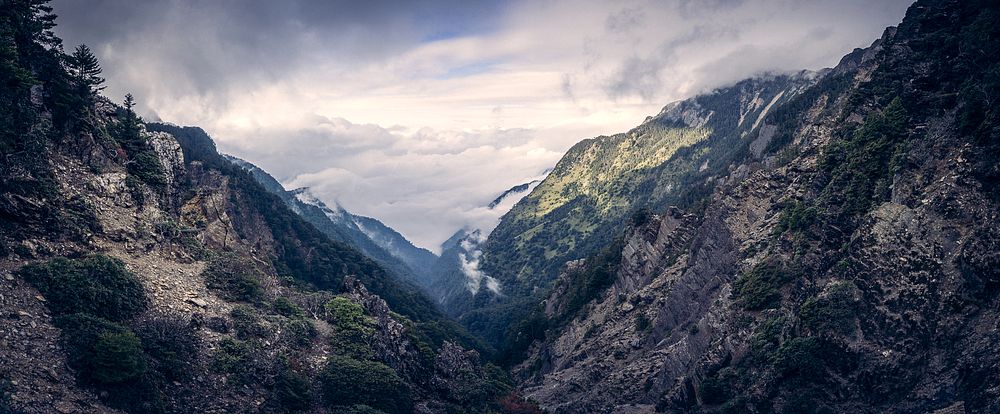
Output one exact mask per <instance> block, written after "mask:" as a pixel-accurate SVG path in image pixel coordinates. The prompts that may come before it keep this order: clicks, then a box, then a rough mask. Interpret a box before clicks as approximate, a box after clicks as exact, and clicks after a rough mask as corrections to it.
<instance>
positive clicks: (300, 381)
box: [274, 369, 312, 412]
mask: <svg viewBox="0 0 1000 414" xmlns="http://www.w3.org/2000/svg"><path fill="white" fill-rule="evenodd" d="M274 394H275V397H276V398H277V400H278V403H279V404H280V406H281V408H282V410H283V411H285V412H300V411H305V410H308V409H309V407H310V406H311V405H312V386H311V385H310V384H309V378H307V377H306V376H304V375H302V374H299V373H297V372H295V371H292V370H290V369H286V370H285V371H283V372H282V373H281V374H279V375H278V378H277V379H276V380H275V383H274Z"/></svg>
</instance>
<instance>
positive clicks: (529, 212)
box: [457, 71, 828, 344]
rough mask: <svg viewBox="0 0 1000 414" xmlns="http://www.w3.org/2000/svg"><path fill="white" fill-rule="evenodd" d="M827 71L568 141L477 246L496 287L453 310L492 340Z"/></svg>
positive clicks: (699, 181) (740, 90) (751, 139)
mask: <svg viewBox="0 0 1000 414" xmlns="http://www.w3.org/2000/svg"><path fill="white" fill-rule="evenodd" d="M827 72H828V71H822V72H818V73H814V72H807V71H804V72H799V73H795V74H791V75H762V76H758V77H755V78H751V79H747V80H744V81H741V82H738V83H736V84H734V85H731V86H728V87H724V88H719V89H717V90H714V91H712V92H710V93H707V94H704V95H699V96H696V97H694V98H691V99H688V100H684V101H679V102H674V103H671V104H669V105H667V106H666V107H664V108H663V110H662V111H661V112H660V113H659V114H657V115H656V116H652V117H649V118H647V119H646V121H645V122H643V123H642V124H641V125H639V126H638V127H636V128H634V129H632V130H630V131H628V132H626V133H621V134H616V135H612V136H602V137H597V138H592V139H587V140H584V141H581V142H580V143H578V144H576V145H574V146H573V147H572V148H571V149H570V150H569V151H568V152H567V153H566V154H565V155H564V156H563V158H562V159H561V160H560V161H559V162H558V163H557V164H556V166H555V167H554V169H553V170H552V172H551V173H550V174H548V176H547V177H546V178H545V179H544V180H543V181H542V182H541V183H539V184H538V185H537V187H535V188H534V189H533V190H532V191H531V192H530V194H528V195H527V196H525V197H524V198H523V199H521V200H520V201H519V202H518V203H517V204H516V205H514V206H513V208H512V209H511V210H510V212H508V213H507V214H505V215H504V216H503V218H502V219H501V220H500V223H499V225H498V226H497V228H496V229H495V230H494V231H493V232H492V233H491V234H490V235H489V237H488V238H487V240H486V241H485V242H484V243H483V245H482V255H481V259H480V268H481V269H482V271H483V272H484V273H485V274H486V275H489V276H491V277H493V278H495V279H496V280H497V281H498V283H499V284H500V285H501V286H503V296H499V295H498V296H495V297H492V298H482V299H480V300H478V303H479V305H478V306H475V307H473V308H471V309H469V310H466V311H464V312H463V313H460V314H457V316H458V317H460V318H461V319H462V322H463V324H465V325H466V326H467V327H469V328H470V329H471V330H472V331H473V332H475V333H477V334H479V335H482V336H484V337H486V338H487V339H488V340H489V341H491V342H492V343H494V344H500V343H502V342H504V341H505V340H506V339H505V338H504V335H506V334H507V329H508V326H509V324H510V323H511V322H513V321H515V320H517V319H518V318H520V317H522V316H524V315H523V312H524V311H525V310H526V309H529V308H530V307H531V306H532V304H533V303H535V302H538V301H540V300H542V299H544V297H543V296H542V295H544V292H546V291H548V289H549V288H550V287H551V285H552V283H553V281H554V280H555V279H556V276H557V275H558V272H559V269H560V268H561V267H562V266H563V265H564V264H565V263H567V262H570V261H573V260H578V259H581V258H584V257H587V256H589V255H592V254H595V253H597V252H598V251H600V250H601V249H602V248H603V247H604V246H606V245H607V244H609V243H611V242H612V241H613V240H614V239H615V237H617V236H618V235H619V234H620V231H621V228H622V227H623V226H624V225H625V223H626V222H627V221H628V220H629V219H630V217H632V215H634V214H639V213H642V212H643V211H645V210H647V209H650V208H659V207H658V206H664V205H670V204H678V205H682V206H686V207H690V206H694V205H695V204H697V203H698V202H699V201H698V200H700V199H701V198H702V197H704V195H705V194H708V193H710V192H711V190H712V188H713V186H714V185H715V183H716V180H717V179H719V178H721V177H723V176H725V175H726V174H728V173H730V169H731V168H732V167H733V166H734V162H735V160H739V159H741V158H742V157H746V156H747V155H748V154H760V153H761V152H762V151H763V150H764V149H765V147H766V145H767V142H768V141H767V140H768V139H770V138H771V137H769V136H767V134H764V137H763V138H761V137H760V136H759V134H758V133H757V131H760V130H762V128H763V129H766V130H769V131H770V127H767V126H763V127H762V124H763V119H764V118H766V117H767V116H768V115H769V114H770V113H771V112H772V111H774V110H775V108H778V107H781V106H782V105H784V104H786V103H788V102H791V101H792V100H793V99H794V98H795V97H796V96H798V95H799V94H800V93H802V92H803V91H804V90H806V89H807V88H809V87H810V86H811V85H813V84H815V83H816V82H817V80H818V79H821V78H823V77H824V76H825V75H826V73H827Z"/></svg>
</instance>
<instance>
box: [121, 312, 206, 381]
mask: <svg viewBox="0 0 1000 414" xmlns="http://www.w3.org/2000/svg"><path fill="white" fill-rule="evenodd" d="M135 331H136V334H137V335H138V336H139V339H140V340H141V341H142V349H143V350H144V351H145V352H146V354H147V355H148V356H149V357H150V358H151V359H152V366H151V368H152V369H153V370H155V371H156V372H159V373H160V374H162V375H163V377H164V378H165V379H167V380H169V381H177V380H181V379H185V378H187V377H188V376H190V374H191V370H190V367H191V366H192V364H194V363H195V362H196V359H197V357H198V347H199V346H198V345H199V338H198V335H197V333H196V332H195V331H194V329H193V328H192V327H191V325H190V324H188V323H187V322H186V321H185V320H182V319H179V318H178V317H175V316H168V315H153V316H149V317H145V318H143V319H141V320H139V321H137V322H136V323H135Z"/></svg>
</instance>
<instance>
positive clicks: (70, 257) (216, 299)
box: [0, 1, 510, 413]
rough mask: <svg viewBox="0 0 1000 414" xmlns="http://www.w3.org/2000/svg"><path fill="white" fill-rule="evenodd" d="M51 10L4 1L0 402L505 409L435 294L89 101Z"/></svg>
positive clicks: (185, 134)
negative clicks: (426, 292) (413, 286)
mask: <svg viewBox="0 0 1000 414" xmlns="http://www.w3.org/2000/svg"><path fill="white" fill-rule="evenodd" d="M49 11H50V9H48V8H46V7H45V5H44V2H40V1H32V2H16V3H12V4H7V5H5V6H4V7H3V8H0V78H2V79H3V80H4V85H5V87H4V88H0V105H2V107H0V121H2V125H0V131H2V135H0V138H2V139H0V148H2V149H3V155H4V156H3V157H0V190H2V192H0V218H2V220H0V226H2V230H3V231H2V232H0V283H2V284H3V288H2V289H0V291H2V293H0V312H2V314H3V315H5V316H4V318H0V412H5V413H7V412H18V413H19V412H27V413H51V412H64V413H70V412H88V413H89V412H95V413H114V412H137V413H138V412H141V413H157V412H302V411H309V412H338V413H339V412H376V413H377V412H386V413H405V412H411V411H413V410H418V409H419V410H420V411H423V412H477V413H478V412H484V411H487V412H489V411H494V412H495V411H497V410H499V408H498V407H499V403H497V402H496V401H497V399H498V398H499V397H500V396H501V395H502V394H506V392H507V391H509V389H510V388H509V384H508V383H507V380H506V379H505V375H504V373H502V372H500V371H498V370H497V369H495V367H490V366H488V365H484V364H483V363H482V362H481V361H480V360H479V354H478V352H476V351H474V350H469V349H467V348H463V346H461V345H459V344H474V342H475V341H474V340H472V339H471V338H469V337H467V336H463V334H462V333H461V330H459V329H456V328H455V325H454V324H453V323H451V322H450V321H448V320H447V319H445V318H443V316H442V315H440V313H439V312H438V311H437V310H436V307H435V306H434V304H433V303H432V302H430V301H429V300H428V299H427V298H426V297H424V296H423V295H421V294H420V293H418V292H415V291H414V290H412V289H410V288H409V286H407V285H406V284H403V283H400V282H399V281H397V280H395V279H394V278H393V277H391V275H390V274H389V273H388V272H387V271H386V270H385V269H383V268H382V267H381V266H379V265H378V264H377V263H375V262H373V261H372V260H370V259H368V258H366V257H365V256H364V255H362V254H361V253H360V252H358V251H356V250H354V249H353V248H351V247H349V246H347V245H346V244H343V243H340V242H336V241H333V240H330V239H329V238H328V237H327V236H325V235H324V234H323V233H321V232H320V231H319V230H317V229H316V228H314V227H313V226H311V225H310V224H308V223H306V222H305V221H303V220H302V219H301V218H300V217H299V216H298V215H297V214H295V213H294V212H292V211H291V210H290V209H289V208H288V207H287V206H286V204H285V202H284V201H283V200H282V199H280V198H279V197H277V196H275V195H273V194H271V193H269V192H268V191H267V190H265V189H264V188H263V187H262V186H261V185H260V184H259V183H258V182H257V181H256V180H255V179H254V178H253V177H252V176H251V175H250V174H248V173H247V172H246V171H245V170H243V169H242V168H238V167H236V166H234V165H233V164H232V163H230V162H229V161H228V160H226V159H225V158H223V157H222V156H221V155H220V154H218V153H217V152H216V150H215V146H214V144H213V143H212V141H211V139H210V138H208V137H207V135H205V134H204V132H203V131H200V130H198V129H196V128H185V129H179V130H178V131H177V135H173V134H169V133H166V132H162V131H153V130H152V129H153V128H152V127H151V128H147V126H146V125H145V124H144V123H143V122H142V120H141V119H139V118H138V116H136V114H135V113H134V112H133V111H132V109H131V106H132V105H133V104H134V103H133V101H132V99H131V96H129V97H128V99H127V100H126V105H125V106H124V107H119V106H116V105H114V104H112V103H110V102H109V101H108V100H107V99H105V98H103V97H101V96H99V95H98V94H97V93H96V91H95V90H94V89H93V88H92V87H93V85H94V84H93V83H90V81H92V80H93V79H87V78H83V77H81V75H79V74H78V72H79V71H76V70H75V69H74V66H73V65H75V64H76V63H74V62H75V60H72V59H70V58H69V57H68V56H66V55H64V54H63V53H62V51H61V50H62V49H60V48H58V47H55V46H56V45H58V39H57V38H55V37H54V36H53V35H52V34H51V32H49V30H50V29H51V27H52V24H53V23H52V22H53V19H54V17H53V16H51V15H49Z"/></svg>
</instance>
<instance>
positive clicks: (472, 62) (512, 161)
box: [52, 0, 910, 251]
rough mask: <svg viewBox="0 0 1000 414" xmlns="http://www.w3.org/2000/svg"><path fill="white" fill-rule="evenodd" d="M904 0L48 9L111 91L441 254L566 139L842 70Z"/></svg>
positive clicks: (82, 4) (183, 4)
mask: <svg viewBox="0 0 1000 414" xmlns="http://www.w3.org/2000/svg"><path fill="white" fill-rule="evenodd" d="M909 4H910V1H909V0H878V1H871V0H838V1H818V0H656V1H652V0H651V1H643V0H621V1H587V0H530V1H470V0H412V1H379V0H368V1H347V0H286V1H272V0H212V1H209V0H146V1H141V2H139V1H133V0H87V1H83V0H56V1H53V3H52V5H53V7H54V8H55V12H56V14H57V15H59V18H58V20H57V22H58V24H59V26H58V27H57V33H58V34H59V35H60V36H61V37H62V38H63V40H64V44H65V45H66V48H67V49H70V48H72V47H75V46H76V45H77V44H80V43H85V44H87V45H88V46H90V47H91V48H92V49H93V50H94V52H95V53H96V54H97V55H98V57H99V58H100V59H101V62H102V65H103V68H104V75H105V77H106V78H107V79H108V81H107V89H106V90H105V94H106V95H108V96H109V97H110V98H112V99H115V100H118V101H120V100H121V99H122V97H123V96H124V95H125V93H128V92H131V93H132V94H133V95H134V96H135V98H136V101H137V102H138V104H139V106H138V108H139V110H140V113H141V114H142V115H144V116H145V118H146V119H147V120H162V121H165V122H171V123H174V124H178V125H194V126H200V127H202V128H204V129H205V130H206V131H207V132H208V133H209V134H210V135H211V136H212V137H213V138H214V139H215V140H216V142H217V144H218V146H219V148H220V150H221V151H223V152H226V153H229V154H233V155H235V156H238V157H240V158H243V159H246V160H248V161H250V162H253V163H255V164H257V165H259V166H260V167H262V168H264V169H265V170H267V171H269V172H271V173H272V174H273V175H274V176H275V177H276V178H278V180H279V181H281V182H282V183H283V185H285V186H286V188H289V189H292V188H297V187H302V186H308V187H311V188H312V192H313V193H314V194H316V195H317V196H318V197H319V198H321V199H322V200H323V201H325V202H327V203H329V204H333V203H338V204H340V205H342V206H343V207H344V208H346V209H348V210H349V211H351V212H353V213H356V214H362V215H367V216H371V217H375V218H378V219H380V220H382V221H383V222H385V223H386V224H388V225H389V226H391V227H393V228H395V229H396V230H398V231H399V232H401V233H402V234H403V235H405V236H406V237H407V238H409V239H410V240H411V241H413V242H414V243H415V244H417V245H419V246H421V247H426V248H428V249H431V250H432V251H437V250H438V249H437V247H438V245H439V244H440V243H441V242H443V241H444V240H445V239H447V238H448V237H449V236H451V235H452V234H453V233H454V232H455V231H456V230H457V229H460V228H463V227H468V228H483V229H487V230H489V229H492V227H493V226H494V225H495V223H496V221H497V219H498V218H499V217H498V216H499V214H501V213H502V212H498V211H497V210H490V209H486V208H484V206H486V205H487V204H488V203H489V202H490V201H491V200H493V199H494V198H495V197H496V196H497V195H498V194H499V193H501V192H502V191H504V190H506V189H507V188H510V187H512V186H514V185H517V184H521V183H524V182H528V181H531V180H532V179H535V178H537V177H539V176H540V175H542V174H543V172H544V171H545V170H546V169H548V168H551V167H552V166H553V165H555V163H556V162H557V161H558V160H559V158H560V157H561V155H562V154H563V153H564V152H565V151H566V150H567V149H569V147H570V146H572V145H573V144H574V143H576V142H578V141H580V140H582V139H586V138H590V137H594V136H599V135H610V134H614V133H618V132H625V131H627V130H629V129H630V128H632V127H634V126H636V125H638V124H639V123H641V122H642V121H643V119H644V118H645V117H646V116H649V115H653V114H656V113H657V112H659V110H660V108H662V107H663V106H664V105H666V104H668V103H670V102H673V101H676V100H679V99H684V98H688V97H691V96H694V95H696V94H698V93H703V92H707V91H710V90H711V89H713V88H717V87H720V86H725V85H727V84H731V83H733V82H736V81H738V80H740V79H743V78H746V77H749V76H753V75H755V74H760V73H764V72H792V71H797V70H800V69H820V68H823V67H830V66H833V65H835V64H836V63H837V61H839V59H840V58H841V57H842V56H843V55H844V54H846V53H848V52H850V51H851V50H853V49H854V48H855V47H865V46H867V45H869V44H870V43H871V42H872V41H874V40H875V39H876V38H878V37H879V36H880V35H881V33H882V31H883V30H884V28H885V27H886V26H890V25H895V24H897V23H898V22H899V21H900V20H901V19H902V17H903V14H904V13H905V10H906V7H907V6H908V5H909Z"/></svg>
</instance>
